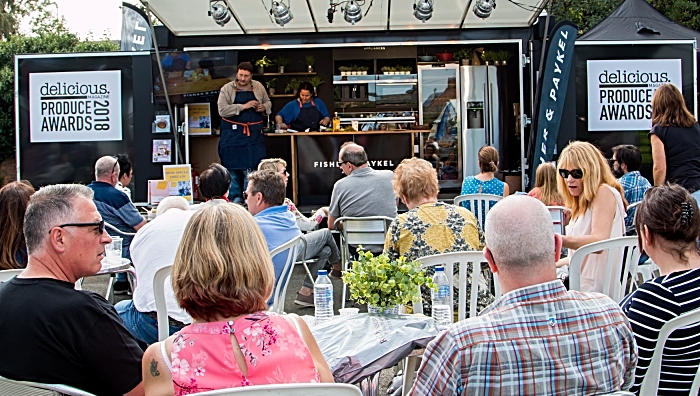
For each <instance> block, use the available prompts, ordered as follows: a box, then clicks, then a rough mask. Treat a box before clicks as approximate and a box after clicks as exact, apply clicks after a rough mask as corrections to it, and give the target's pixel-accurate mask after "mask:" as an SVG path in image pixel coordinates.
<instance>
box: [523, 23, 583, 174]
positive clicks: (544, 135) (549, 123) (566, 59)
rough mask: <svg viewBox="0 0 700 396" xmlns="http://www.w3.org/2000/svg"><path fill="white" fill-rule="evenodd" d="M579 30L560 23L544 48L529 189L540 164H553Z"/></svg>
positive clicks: (570, 24) (571, 25) (569, 24)
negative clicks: (545, 48)
mask: <svg viewBox="0 0 700 396" xmlns="http://www.w3.org/2000/svg"><path fill="white" fill-rule="evenodd" d="M577 32H578V28H577V26H576V25H574V24H573V23H572V22H569V21H562V22H559V23H558V24H557V26H555V27H554V32H553V33H552V36H551V41H550V42H549V46H548V47H547V55H546V57H545V63H544V71H543V73H542V76H541V80H540V90H539V100H538V101H537V113H536V114H537V117H536V118H535V124H534V125H533V128H532V130H533V131H534V133H535V134H536V135H535V146H534V149H533V150H532V151H531V152H532V161H531V162H530V164H531V165H530V186H531V187H532V186H534V185H535V171H536V170H537V166H539V164H541V163H544V162H548V161H551V160H552V155H553V154H554V148H555V145H556V143H557V135H558V134H559V126H560V124H561V116H562V111H563V108H564V101H565V99H566V88H567V86H568V85H569V75H570V74H571V66H572V64H573V63H574V42H575V41H576V34H577Z"/></svg>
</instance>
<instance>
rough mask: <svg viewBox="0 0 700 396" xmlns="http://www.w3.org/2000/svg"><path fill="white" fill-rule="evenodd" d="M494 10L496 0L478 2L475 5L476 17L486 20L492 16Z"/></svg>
mask: <svg viewBox="0 0 700 396" xmlns="http://www.w3.org/2000/svg"><path fill="white" fill-rule="evenodd" d="M494 8H496V0H477V1H476V4H474V15H476V16H477V17H479V18H481V19H486V18H488V17H490V16H491V12H492V11H493V9H494Z"/></svg>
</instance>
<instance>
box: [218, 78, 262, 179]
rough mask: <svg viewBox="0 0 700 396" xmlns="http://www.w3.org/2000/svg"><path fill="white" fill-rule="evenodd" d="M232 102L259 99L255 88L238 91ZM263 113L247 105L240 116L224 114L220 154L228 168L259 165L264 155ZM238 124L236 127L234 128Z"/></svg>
mask: <svg viewBox="0 0 700 396" xmlns="http://www.w3.org/2000/svg"><path fill="white" fill-rule="evenodd" d="M235 94H236V97H235V98H234V100H233V104H245V103H248V102H249V101H251V100H257V99H256V98H255V94H254V93H253V91H236V93H235ZM262 120H263V115H262V113H258V112H256V111H255V109H245V110H243V111H241V112H240V113H239V114H238V115H237V116H233V117H228V118H224V117H221V139H219V158H220V159H221V165H223V166H224V167H225V168H227V169H235V170H247V169H256V168H257V167H258V163H260V160H262V159H263V158H265V156H266V152H265V135H264V134H263V125H262ZM234 127H235V129H234Z"/></svg>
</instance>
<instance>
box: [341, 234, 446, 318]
mask: <svg viewBox="0 0 700 396" xmlns="http://www.w3.org/2000/svg"><path fill="white" fill-rule="evenodd" d="M343 282H345V284H347V285H348V288H349V290H350V296H351V297H352V298H353V299H354V300H355V301H357V302H359V303H361V304H367V305H370V306H374V307H377V308H379V310H380V311H382V310H385V309H391V308H393V307H395V306H397V305H401V304H408V303H409V302H412V301H413V300H415V299H417V297H418V296H420V286H421V285H427V286H428V287H430V288H432V287H433V281H432V279H431V278H429V277H428V276H426V275H425V272H424V271H423V270H421V268H420V263H419V262H417V261H406V259H405V258H404V257H399V258H397V259H395V260H391V259H389V256H387V255H386V254H380V255H378V256H375V255H374V254H372V252H366V251H363V250H362V246H360V247H359V249H358V250H357V260H356V261H353V262H352V268H351V269H349V270H348V271H345V272H344V273H343Z"/></svg>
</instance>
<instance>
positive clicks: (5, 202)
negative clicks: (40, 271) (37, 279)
mask: <svg viewBox="0 0 700 396" xmlns="http://www.w3.org/2000/svg"><path fill="white" fill-rule="evenodd" d="M32 194H34V187H32V185H31V183H29V182H28V181H27V180H21V181H16V182H12V183H8V184H6V185H5V186H3V188H0V223H2V232H0V270H6V269H14V268H24V267H26V266H27V244H26V242H25V241H24V234H23V232H22V228H23V227H24V213H25V212H26V211H27V205H29V197H31V196H32Z"/></svg>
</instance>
